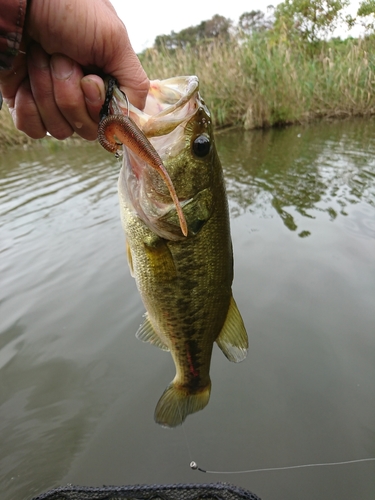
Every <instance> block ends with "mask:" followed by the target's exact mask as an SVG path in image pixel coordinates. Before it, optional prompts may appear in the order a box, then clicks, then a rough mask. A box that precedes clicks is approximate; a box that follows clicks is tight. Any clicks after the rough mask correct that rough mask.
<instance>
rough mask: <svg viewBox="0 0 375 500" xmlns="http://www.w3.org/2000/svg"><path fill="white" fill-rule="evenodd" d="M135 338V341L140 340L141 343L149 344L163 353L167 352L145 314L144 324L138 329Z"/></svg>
mask: <svg viewBox="0 0 375 500" xmlns="http://www.w3.org/2000/svg"><path fill="white" fill-rule="evenodd" d="M135 336H136V337H137V339H139V340H142V342H149V343H150V344H153V345H155V346H156V347H159V348H160V349H162V350H163V351H169V347H168V346H167V345H166V344H164V342H163V341H162V340H161V338H160V337H159V335H158V334H157V333H156V332H155V330H154V327H153V326H152V324H151V321H150V318H149V316H148V314H147V313H146V314H145V320H144V322H143V323H142V324H141V326H140V327H139V328H138V330H137V333H136V334H135Z"/></svg>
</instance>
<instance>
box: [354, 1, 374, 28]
mask: <svg viewBox="0 0 375 500" xmlns="http://www.w3.org/2000/svg"><path fill="white" fill-rule="evenodd" d="M357 16H358V17H360V18H361V22H362V25H363V26H364V27H365V29H366V30H372V31H373V30H374V27H375V0H364V1H363V2H361V3H360V4H359V8H358V11H357Z"/></svg>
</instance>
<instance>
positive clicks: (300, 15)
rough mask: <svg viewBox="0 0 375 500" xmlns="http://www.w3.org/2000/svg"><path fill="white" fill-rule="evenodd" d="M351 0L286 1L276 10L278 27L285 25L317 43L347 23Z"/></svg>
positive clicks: (305, 38)
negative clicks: (344, 12)
mask: <svg viewBox="0 0 375 500" xmlns="http://www.w3.org/2000/svg"><path fill="white" fill-rule="evenodd" d="M349 3H350V2H349V0H285V1H284V2H283V3H281V4H279V5H278V6H277V7H276V9H275V19H276V23H275V24H276V25H277V26H279V27H280V25H284V26H285V27H286V28H287V29H288V30H291V32H294V33H297V34H299V35H300V36H301V37H302V38H303V39H304V40H307V41H309V42H316V41H318V40H319V39H322V38H324V37H326V36H327V35H329V34H330V33H332V32H333V31H334V30H335V29H336V28H337V26H338V25H339V24H340V22H345V18H344V14H343V9H344V8H345V7H347V6H348V5H349Z"/></svg>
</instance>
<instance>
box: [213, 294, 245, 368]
mask: <svg viewBox="0 0 375 500" xmlns="http://www.w3.org/2000/svg"><path fill="white" fill-rule="evenodd" d="M216 343H217V345H218V346H219V347H220V349H221V350H222V351H223V353H224V354H225V356H226V357H227V358H228V359H229V361H234V362H235V363H239V362H240V361H243V360H244V359H245V358H246V355H247V349H248V347H249V341H248V338H247V333H246V329H245V325H244V323H243V320H242V316H241V314H240V311H239V310H238V307H237V304H236V302H235V300H234V298H233V297H231V301H230V304H229V309H228V314H227V318H226V320H225V323H224V326H223V328H222V329H221V332H220V334H219V336H218V337H217V339H216Z"/></svg>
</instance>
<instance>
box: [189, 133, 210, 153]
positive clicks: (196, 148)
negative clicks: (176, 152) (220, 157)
mask: <svg viewBox="0 0 375 500" xmlns="http://www.w3.org/2000/svg"><path fill="white" fill-rule="evenodd" d="M210 149H211V141H210V139H209V138H208V137H207V136H206V135H198V137H197V138H196V139H194V141H193V153H194V154H195V156H198V158H203V157H204V156H207V155H208V153H209V152H210Z"/></svg>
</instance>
